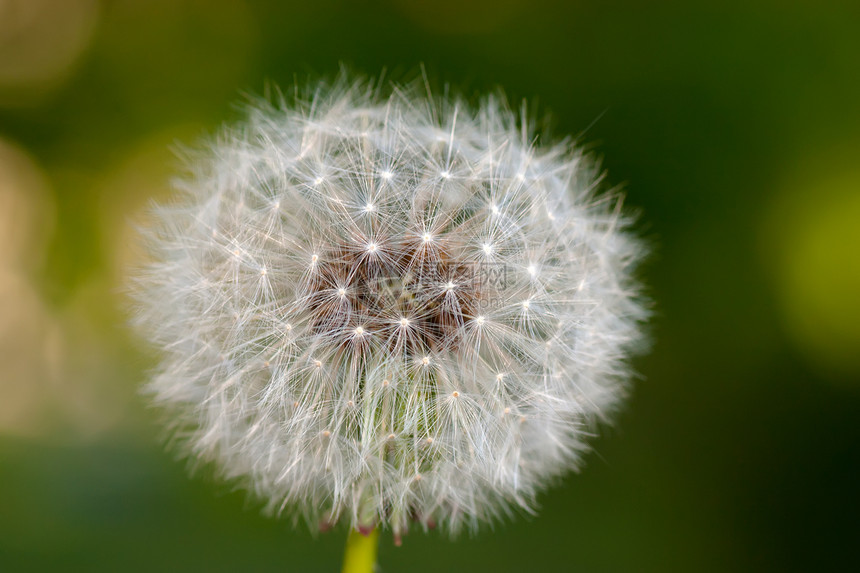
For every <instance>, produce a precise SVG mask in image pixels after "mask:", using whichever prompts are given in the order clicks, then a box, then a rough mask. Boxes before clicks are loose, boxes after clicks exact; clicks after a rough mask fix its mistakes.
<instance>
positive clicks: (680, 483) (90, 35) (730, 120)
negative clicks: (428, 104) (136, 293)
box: [0, 0, 860, 572]
mask: <svg viewBox="0 0 860 573" xmlns="http://www.w3.org/2000/svg"><path fill="white" fill-rule="evenodd" d="M694 4H695V5H690V3H687V2H681V1H674V2H667V3H662V2H661V3H644V2H635V1H633V0H630V1H627V2H595V1H593V0H574V1H570V2H552V1H547V0H478V1H471V2H470V1H468V0H435V1H427V2H414V1H412V2H410V1H408V0H399V1H396V0H392V1H389V2H382V3H370V2H362V1H352V2H350V1H333V0H314V1H312V2H280V3H274V2H272V3H265V2H259V1H252V0H219V1H202V0H199V1H195V0H117V1H104V2H99V1H97V0H2V1H0V571H30V570H34V571H37V570H50V571H65V570H85V571H138V570H139V571H162V570H166V571H301V572H304V571H309V572H313V571H320V572H322V571H337V570H338V569H339V562H340V556H341V551H342V544H343V540H344V537H345V532H344V531H343V530H339V531H334V532H331V533H327V534H322V535H318V536H314V535H311V534H310V533H309V532H308V530H307V528H301V527H300V528H299V529H298V530H293V529H292V527H291V526H290V524H289V523H288V522H286V521H276V520H271V519H266V518H264V517H262V516H260V515H259V511H258V507H257V506H256V505H254V504H253V503H249V502H247V501H246V500H245V497H244V494H243V493H242V492H239V491H233V490H232V489H231V488H230V487H229V486H226V485H223V484H219V483H217V482H215V481H214V480H213V479H212V478H211V476H209V475H207V474H205V473H203V474H201V475H198V476H197V477H194V478H191V479H189V478H188V477H187V475H186V471H185V470H186V468H185V462H183V461H182V460H177V459H175V458H174V456H173V455H172V454H169V453H165V451H164V450H163V447H162V442H161V441H160V437H161V436H160V428H159V427H158V425H157V424H156V422H155V419H156V417H157V416H156V415H155V414H154V413H153V412H152V411H151V410H149V409H148V407H147V405H146V404H145V402H144V400H142V399H141V398H140V397H139V396H138V394H137V389H138V387H139V386H140V384H141V382H142V380H143V377H144V372H145V370H146V368H147V367H149V366H150V365H151V364H152V362H153V356H152V354H151V353H150V352H149V351H148V350H147V349H146V347H145V344H143V343H142V342H141V341H139V340H135V339H134V338H133V337H132V336H131V335H130V334H129V332H128V329H127V327H126V317H125V315H124V314H123V311H122V310H121V308H122V305H123V304H124V302H123V295H122V291H121V289H122V283H123V269H124V268H126V267H127V266H128V265H129V264H130V263H133V261H134V260H135V257H136V256H137V254H136V251H135V246H134V233H133V231H131V230H130V225H129V221H131V220H133V219H134V217H135V216H136V214H137V213H139V211H140V210H141V209H142V208H144V207H145V206H146V204H147V201H148V200H149V199H150V198H152V197H159V196H162V197H163V196H164V195H165V194H166V193H167V192H168V189H169V186H168V179H169V177H170V175H171V173H172V172H173V171H174V170H175V168H176V165H177V161H176V160H175V159H174V157H173V155H172V152H171V149H172V148H173V146H174V145H175V143H176V142H185V143H193V142H194V141H195V140H197V138H199V137H200V136H201V135H203V134H205V133H211V132H212V131H214V130H215V129H216V128H217V126H218V125H220V124H221V122H222V121H225V120H226V121H229V120H235V119H237V118H238V117H239V115H240V114H239V112H238V111H237V108H236V107H235V103H236V102H237V101H239V100H240V99H241V97H242V94H243V93H261V92H262V91H263V89H264V86H265V84H266V82H267V81H271V82H273V83H275V84H279V85H281V86H284V87H289V86H290V84H291V83H292V82H293V81H294V78H298V79H299V80H301V81H303V80H304V79H306V78H307V77H308V75H309V74H310V75H311V76H316V75H319V74H322V75H328V76H330V75H332V74H334V73H336V72H337V70H338V67H339V64H340V62H344V63H345V64H347V65H349V66H350V67H351V68H352V69H354V70H357V71H360V72H365V73H368V74H371V75H376V74H378V73H379V72H380V71H381V70H382V68H383V67H387V69H388V70H389V72H391V73H393V74H394V76H395V77H399V76H404V75H409V74H410V73H414V72H415V70H417V69H418V66H419V64H420V63H421V62H423V63H424V64H425V65H426V68H427V71H428V75H429V76H430V77H431V79H432V80H433V81H434V82H436V83H437V85H441V84H443V83H445V82H450V83H451V84H452V85H453V86H455V87H457V88H458V89H460V90H462V91H464V92H465V93H466V94H473V93H479V92H482V91H486V90H488V89H493V88H495V87H497V86H501V87H502V88H503V89H504V90H505V91H506V92H507V93H508V94H509V95H510V97H511V100H512V101H514V102H517V101H519V100H520V99H521V98H528V100H529V101H530V102H533V103H537V104H538V106H539V109H540V110H548V111H550V112H551V113H552V116H553V118H554V122H553V126H554V128H553V131H554V133H556V134H558V135H564V134H574V135H581V136H582V140H583V141H584V142H586V143H588V145H589V147H590V148H592V149H594V150H595V151H596V152H597V153H598V154H599V155H601V156H603V157H604V158H605V159H604V165H605V166H606V168H607V169H608V173H609V180H610V181H611V182H612V183H613V184H621V185H623V186H624V187H625V189H626V190H627V193H628V200H627V204H628V205H631V206H633V207H635V208H638V209H640V210H641V211H642V212H643V213H644V215H643V217H642V224H641V229H642V232H643V234H645V235H646V236H647V237H648V238H649V240H650V241H651V243H652V244H653V245H654V251H655V255H654V256H653V257H652V259H651V261H650V263H649V264H648V265H647V266H646V268H644V269H643V274H644V275H645V279H646V280H647V282H648V284H649V285H650V289H651V294H652V296H653V298H654V299H655V301H656V313H657V316H656V319H655V321H654V326H653V335H654V341H655V345H654V350H653V352H652V353H651V354H650V355H649V356H647V357H645V358H642V359H640V360H638V361H637V363H636V367H637V370H638V371H639V372H641V373H642V375H643V378H644V379H643V380H641V381H639V382H637V384H636V385H635V389H634V391H633V393H632V396H631V399H630V401H629V403H628V406H627V408H626V409H625V410H624V412H623V413H622V414H621V415H620V416H619V418H618V420H617V424H616V425H615V426H614V427H613V428H607V429H605V430H604V432H603V436H602V437H601V438H600V439H599V440H597V441H596V443H595V446H596V447H595V450H596V451H595V452H594V453H592V454H591V455H590V456H589V460H588V461H589V463H588V466H587V467H586V469H585V471H584V472H583V473H582V474H580V475H577V476H571V477H569V478H568V479H566V480H564V482H563V483H560V484H557V486H556V487H554V488H552V489H550V490H549V491H548V492H546V493H545V494H544V495H543V496H542V498H541V502H542V506H543V507H542V509H541V511H540V513H539V514H538V515H537V516H536V517H527V516H526V517H521V518H518V519H517V520H515V521H514V522H512V523H507V524H504V525H500V526H497V527H496V528H495V531H491V530H485V531H482V532H481V533H480V534H478V535H477V536H475V537H473V538H468V537H464V538H461V539H458V540H457V541H454V542H451V541H449V540H447V539H446V538H443V537H442V536H440V535H438V534H431V535H428V536H425V535H423V534H418V533H413V534H412V535H410V536H408V537H407V538H406V539H405V541H404V546H403V547H402V548H395V547H394V546H393V544H392V542H391V540H390V539H384V541H383V545H382V548H381V565H382V569H381V570H382V571H391V572H394V571H410V572H412V571H415V572H418V571H434V572H438V571H449V570H455V571H499V572H501V571H566V570H569V571H577V572H592V571H595V572H603V571H606V572H611V571H622V572H627V571H637V572H638V571H643V572H650V571H654V572H658V571H659V572H667V571H697V572H699V571H702V572H710V571H738V572H746V571H847V570H851V569H852V567H853V568H855V569H854V570H860V569H856V568H858V567H860V553H858V549H857V543H858V542H860V492H858V485H860V471H858V470H860V103H858V102H860V32H858V30H860V4H858V3H857V2H814V1H811V0H806V1H797V2H778V1H775V0H772V1H771V0H768V1H761V2H719V3H716V2H714V3H711V2H707V3H694Z"/></svg>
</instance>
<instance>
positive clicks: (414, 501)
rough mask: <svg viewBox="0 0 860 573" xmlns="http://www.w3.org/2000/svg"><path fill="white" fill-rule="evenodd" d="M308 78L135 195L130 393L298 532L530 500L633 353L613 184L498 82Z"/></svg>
mask: <svg viewBox="0 0 860 573" xmlns="http://www.w3.org/2000/svg"><path fill="white" fill-rule="evenodd" d="M310 93H312V94H313V95H312V96H307V97H306V98H303V97H301V96H299V97H297V98H296V101H294V102H291V103H290V104H289V105H287V104H284V103H283V102H281V103H280V104H278V105H270V104H267V103H258V104H254V105H253V106H252V107H251V109H250V111H249V113H248V116H247V118H246V120H245V122H244V123H242V124H240V125H238V126H236V127H234V128H230V129H226V130H224V131H223V133H222V135H221V136H220V137H219V138H218V139H217V140H215V141H213V142H211V144H210V145H209V146H208V148H207V149H206V150H205V151H204V152H202V153H200V154H199V157H197V158H196V159H195V160H194V161H193V173H192V174H191V175H190V176H189V177H188V178H187V179H186V180H185V181H183V182H182V183H181V184H179V186H178V187H179V193H178V196H177V197H176V198H175V199H174V200H172V201H170V202H166V203H163V204H161V205H159V206H157V207H155V209H154V216H155V217H154V218H155V220H156V223H155V224H154V225H153V226H152V228H151V230H150V231H148V232H147V233H148V239H149V242H148V244H149V248H150V249H151V262H150V263H148V266H147V267H146V268H145V269H144V270H142V271H140V272H139V273H138V274H137V276H136V277H135V283H134V296H135V298H136V301H137V303H138V307H139V320H138V322H139V324H140V325H141V327H142V329H143V332H144V333H146V336H147V337H148V338H150V339H151V340H152V341H154V343H155V344H156V345H157V346H158V347H159V348H160V350H162V351H163V357H162V360H161V363H160V366H159V367H158V369H157V372H156V373H155V375H154V376H153V378H152V380H151V381H150V383H149V384H148V386H147V391H148V392H149V393H150V394H151V395H152V396H153V397H154V399H155V401H156V402H157V403H158V404H160V405H162V406H164V407H165V408H166V409H167V411H168V412H169V414H170V419H171V421H172V424H173V425H174V428H175V433H176V436H177V437H178V438H179V439H180V442H182V443H183V444H184V445H185V447H186V448H187V451H188V452H189V453H190V454H191V455H193V456H195V457H197V458H199V459H201V460H203V461H207V462H213V464H214V466H215V467H217V468H218V470H219V471H220V473H221V474H222V476H223V477H224V478H226V479H229V480H238V481H239V482H240V483H242V484H243V485H245V486H246V487H247V488H248V489H249V491H250V492H251V493H252V494H253V495H255V496H256V497H259V498H260V499H262V500H263V501H264V502H265V503H266V506H267V507H268V508H269V509H270V510H272V511H275V512H287V513H289V514H291V515H292V516H294V517H295V518H299V517H304V518H305V519H306V520H307V521H309V522H310V523H313V524H317V523H323V522H325V523H334V522H337V521H345V522H347V523H349V524H350V525H351V526H353V527H356V528H362V529H365V530H366V529H367V528H372V527H375V526H382V527H384V528H387V529H390V530H392V531H393V532H394V533H395V535H398V536H399V535H400V534H401V533H402V532H404V531H405V530H406V529H407V527H408V525H409V524H410V522H412V521H413V520H418V521H419V522H420V523H421V524H423V525H424V527H426V526H427V524H437V523H438V524H440V525H441V526H443V527H445V528H447V529H448V530H449V531H451V532H452V533H455V532H457V531H459V530H461V529H462V528H463V527H464V526H466V527H473V526H475V525H476V524H479V523H482V522H489V521H493V520H495V519H497V518H500V517H503V516H505V515H507V514H510V513H511V511H512V510H513V509H515V508H517V507H521V508H524V509H526V510H531V509H532V508H533V507H534V503H535V496H536V494H537V493H538V492H539V491H540V490H541V489H542V488H544V487H545V486H546V485H547V484H548V483H549V482H550V481H551V480H552V479H553V478H555V477H557V476H559V475H561V474H563V473H565V472H567V471H569V470H570V469H572V468H574V467H576V466H577V465H578V464H579V463H580V460H581V456H582V454H583V452H584V451H585V449H586V443H585V442H586V439H587V437H588V436H589V435H591V434H592V433H593V432H592V428H591V427H590V426H592V425H593V423H594V421H595V420H598V419H605V418H606V416H607V415H608V414H610V413H611V412H612V411H613V409H614V408H615V407H616V406H617V405H618V403H619V401H620V399H621V398H622V395H623V390H624V388H625V385H626V382H627V380H628V379H629V377H630V370H629V367H628V366H627V360H628V358H629V356H630V355H631V353H633V352H635V351H637V350H638V349H640V348H641V340H642V335H641V332H640V331H641V324H642V322H643V321H644V319H645V318H646V317H647V311H646V309H645V307H644V305H643V301H642V298H641V296H640V295H639V285H638V283H637V282H636V281H635V280H634V278H633V276H632V272H633V270H634V268H635V266H636V264H637V263H638V261H639V260H640V259H641V257H642V254H643V248H642V245H641V244H640V242H639V241H638V240H637V239H636V238H635V237H634V236H632V235H631V234H630V232H629V231H628V230H627V226H628V225H629V221H628V220H627V219H626V218H625V217H624V216H623V215H622V214H621V212H620V209H619V205H618V203H619V200H618V198H617V197H607V196H601V195H598V194H596V193H595V190H594V189H595V187H596V186H597V185H596V183H597V181H598V175H599V173H598V172H597V171H596V169H595V167H594V165H593V164H592V162H590V161H589V160H588V158H587V157H585V156H583V155H582V153H581V152H580V151H579V150H578V149H577V148H575V147H572V146H571V145H570V144H568V143H560V144H556V145H549V146H544V147H540V146H537V145H536V144H535V143H534V142H535V138H534V135H535V134H534V133H533V128H532V126H531V125H529V124H528V122H526V121H525V119H524V118H523V119H520V118H518V117H517V116H516V115H515V114H514V113H512V112H511V111H510V110H509V109H508V108H507V107H506V105H505V104H504V103H503V102H502V101H501V100H500V98H492V97H491V98H486V99H484V100H483V101H482V103H481V104H480V105H479V106H477V107H470V106H469V105H466V104H464V103H463V102H461V101H457V100H452V101H449V100H439V99H434V98H432V97H430V96H422V95H421V94H420V93H419V92H418V91H417V90H414V89H411V88H408V87H398V88H396V89H394V90H391V95H389V96H382V95H380V90H379V89H378V88H373V87H368V86H366V85H364V84H361V83H349V82H347V81H342V82H340V83H337V84H335V85H334V86H329V87H326V86H320V87H319V88H318V89H314V90H313V91H312V92H310Z"/></svg>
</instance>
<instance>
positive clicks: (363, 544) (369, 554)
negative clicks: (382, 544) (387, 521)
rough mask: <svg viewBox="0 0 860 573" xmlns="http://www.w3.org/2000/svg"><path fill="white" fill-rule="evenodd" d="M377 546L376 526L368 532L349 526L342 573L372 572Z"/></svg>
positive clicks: (377, 534)
mask: <svg viewBox="0 0 860 573" xmlns="http://www.w3.org/2000/svg"><path fill="white" fill-rule="evenodd" d="M378 546H379V529H378V528H374V529H372V530H370V532H368V533H364V532H361V531H359V530H357V529H354V528H350V530H349V537H347V539H346V551H345V552H344V556H343V569H342V570H341V571H342V572H343V573H373V570H374V568H375V566H376V550H377V548H378Z"/></svg>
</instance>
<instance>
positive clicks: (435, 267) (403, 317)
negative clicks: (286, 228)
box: [306, 244, 489, 357]
mask: <svg viewBox="0 0 860 573" xmlns="http://www.w3.org/2000/svg"><path fill="white" fill-rule="evenodd" d="M488 286H489V285H488V284H486V282H485V281H482V280H481V276H480V273H479V272H478V269H477V268H476V267H475V265H474V264H470V263H464V262H459V261H457V260H455V259H454V258H453V257H452V256H451V255H450V254H449V253H447V252H445V251H444V250H443V249H436V250H434V251H433V252H432V253H428V252H427V251H426V250H425V249H424V248H422V247H420V246H415V245H411V244H396V245H390V244H389V245H381V244H380V245H378V246H377V245H375V248H373V249H372V250H369V249H365V250H363V251H357V250H355V249H351V248H347V247H344V246H339V247H336V248H332V249H330V250H329V251H327V252H324V253H321V254H320V256H319V261H318V263H317V266H316V271H315V272H314V273H313V274H312V276H311V278H310V284H308V285H307V290H306V292H307V293H308V294H309V300H308V303H309V304H308V308H309V309H310V311H311V318H310V324H311V328H312V330H313V331H314V332H316V333H331V332H344V333H346V334H347V336H345V337H344V341H345V342H344V343H345V344H353V345H354V344H360V343H361V342H362V340H361V339H363V338H364V337H373V338H375V343H376V344H379V345H382V346H383V347H387V348H388V350H389V351H391V352H394V353H401V352H402V353H405V354H407V355H408V356H414V357H417V356H422V355H426V354H427V353H428V352H438V351H444V350H453V349H456V347H457V346H458V344H459V341H460V339H461V337H462V333H463V325H464V323H466V322H467V321H469V320H471V319H474V318H475V317H477V316H478V315H479V314H480V312H479V310H480V308H481V307H482V306H483V305H484V304H486V301H487V300H488V295H489V293H488V292H487V291H488Z"/></svg>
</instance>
